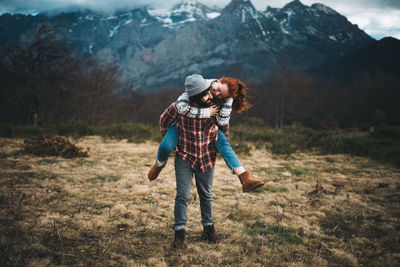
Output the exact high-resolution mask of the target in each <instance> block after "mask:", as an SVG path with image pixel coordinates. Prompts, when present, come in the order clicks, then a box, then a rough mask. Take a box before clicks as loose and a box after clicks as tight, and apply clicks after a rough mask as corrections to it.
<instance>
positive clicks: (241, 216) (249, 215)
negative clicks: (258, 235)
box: [228, 208, 259, 222]
mask: <svg viewBox="0 0 400 267" xmlns="http://www.w3.org/2000/svg"><path fill="white" fill-rule="evenodd" d="M228 219H230V220H233V221H238V222H243V221H247V220H257V219H259V217H258V216H257V215H256V214H255V213H253V212H251V211H249V210H245V209H241V208H239V209H236V210H235V211H233V212H231V213H230V214H229V215H228Z"/></svg>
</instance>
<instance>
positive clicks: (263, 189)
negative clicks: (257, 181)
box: [251, 185, 288, 193]
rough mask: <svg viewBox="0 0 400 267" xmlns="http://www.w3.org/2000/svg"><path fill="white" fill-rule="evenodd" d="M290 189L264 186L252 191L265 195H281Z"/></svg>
mask: <svg viewBox="0 0 400 267" xmlns="http://www.w3.org/2000/svg"><path fill="white" fill-rule="evenodd" d="M287 191H288V189H287V188H285V187H271V186H266V185H264V186H262V187H259V188H257V189H254V190H253V191H251V192H252V193H263V192H270V193H281V192H287Z"/></svg>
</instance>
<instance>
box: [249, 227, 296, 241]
mask: <svg viewBox="0 0 400 267" xmlns="http://www.w3.org/2000/svg"><path fill="white" fill-rule="evenodd" d="M245 231H246V234H248V235H251V236H256V235H261V236H263V237H266V238H268V239H269V240H270V241H273V242H276V243H278V244H281V245H282V244H295V245H299V244H301V243H302V240H301V238H300V237H298V236H297V234H296V233H297V231H296V229H294V228H289V227H283V226H280V225H277V224H267V223H262V222H255V223H254V224H247V225H246V230H245Z"/></svg>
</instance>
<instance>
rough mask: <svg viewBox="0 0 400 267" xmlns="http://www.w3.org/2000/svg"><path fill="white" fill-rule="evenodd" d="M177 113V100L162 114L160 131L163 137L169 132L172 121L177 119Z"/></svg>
mask: <svg viewBox="0 0 400 267" xmlns="http://www.w3.org/2000/svg"><path fill="white" fill-rule="evenodd" d="M177 115H178V109H177V108H176V102H174V103H172V104H171V105H170V106H169V107H168V108H167V109H166V110H164V112H163V114H161V116H160V131H161V134H162V136H163V137H164V136H165V134H166V133H167V131H168V128H169V127H170V126H171V123H173V122H174V121H176V117H177Z"/></svg>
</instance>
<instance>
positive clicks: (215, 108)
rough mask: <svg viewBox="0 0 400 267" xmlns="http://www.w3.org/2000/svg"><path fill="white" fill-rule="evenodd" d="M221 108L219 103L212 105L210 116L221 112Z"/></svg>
mask: <svg viewBox="0 0 400 267" xmlns="http://www.w3.org/2000/svg"><path fill="white" fill-rule="evenodd" d="M220 109H221V107H220V106H218V105H212V106H211V107H210V116H211V117H214V116H215V115H216V114H217V113H218V112H219V110H220Z"/></svg>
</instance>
